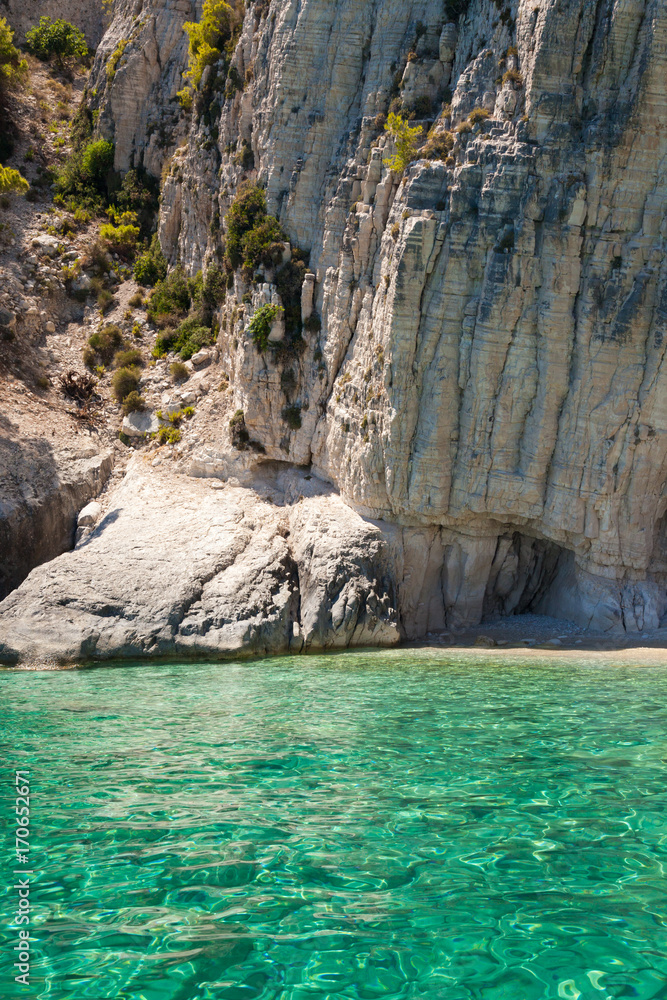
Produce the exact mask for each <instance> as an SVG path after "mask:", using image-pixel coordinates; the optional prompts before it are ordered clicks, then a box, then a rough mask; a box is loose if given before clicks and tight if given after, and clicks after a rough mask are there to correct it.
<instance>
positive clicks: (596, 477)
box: [93, 0, 667, 635]
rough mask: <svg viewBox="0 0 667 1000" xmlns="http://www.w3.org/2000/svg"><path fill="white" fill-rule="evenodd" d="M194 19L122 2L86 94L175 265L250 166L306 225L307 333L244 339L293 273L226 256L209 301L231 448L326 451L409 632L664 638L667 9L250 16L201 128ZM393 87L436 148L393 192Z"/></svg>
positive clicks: (327, 0) (618, 6)
mask: <svg viewBox="0 0 667 1000" xmlns="http://www.w3.org/2000/svg"><path fill="white" fill-rule="evenodd" d="M200 13H201V7H200V6H197V7H196V5H195V4H191V3H189V2H188V0H150V2H144V3H142V2H141V0H138V2H137V3H136V4H133V3H130V2H125V0H120V2H119V3H118V4H117V13H116V16H115V18H114V22H113V24H112V26H111V28H110V29H109V31H108V33H107V35H106V36H105V39H104V41H103V43H102V45H101V47H100V50H99V51H98V56H97V60H96V65H95V71H94V81H93V85H94V86H95V87H96V89H97V94H96V96H95V98H94V100H95V102H97V106H98V107H99V108H100V109H101V115H100V128H101V129H102V130H103V131H105V133H106V134H108V135H110V136H112V137H113V138H114V140H115V142H116V165H117V167H118V168H120V169H123V170H124V169H128V168H129V167H130V166H140V165H143V166H145V167H146V168H147V169H148V170H150V171H152V172H153V173H155V174H156V175H158V174H160V173H162V175H163V179H164V186H163V193H162V208H161V218H160V237H161V242H162V245H163V249H164V251H165V253H166V254H167V255H168V256H169V257H170V259H171V261H172V262H176V261H177V260H179V261H181V262H182V263H183V264H184V266H186V268H188V269H189V270H191V271H196V270H197V269H199V268H202V267H203V268H206V267H208V266H210V264H211V263H212V262H214V261H220V260H221V254H222V252H223V249H224V239H225V227H224V218H225V215H226V213H227V211H228V209H229V207H230V205H231V203H232V201H233V199H234V196H235V193H236V192H237V190H238V188H239V185H240V184H241V182H242V181H244V180H251V181H254V182H258V183H260V184H261V185H262V186H264V187H265V189H266V193H267V202H268V210H269V212H271V213H273V214H274V215H276V216H277V217H278V218H279V220H280V222H281V224H282V226H283V227H284V229H285V231H286V232H287V233H288V234H289V237H290V241H291V246H289V245H288V246H287V247H286V248H285V258H284V259H285V260H289V258H290V255H291V254H294V253H295V252H296V248H299V249H300V250H301V251H303V252H305V253H306V254H307V255H308V264H309V273H308V275H307V277H306V279H305V281H304V284H303V288H302V290H301V292H300V295H301V306H300V308H301V320H303V321H306V320H308V322H307V323H305V325H304V327H303V330H302V332H301V335H300V337H299V338H298V339H297V340H295V341H294V343H292V344H291V348H290V345H289V344H287V343H286V342H285V344H284V345H283V349H281V350H266V351H261V350H259V349H258V348H257V347H256V346H255V345H254V344H253V342H252V341H251V339H250V337H249V336H248V335H247V332H246V331H247V328H248V324H249V321H250V319H251V317H252V315H253V313H254V312H255V311H256V309H258V308H259V307H260V306H261V305H262V304H267V303H269V304H270V303H274V304H281V302H282V304H283V305H284V304H286V303H285V302H284V301H283V299H284V295H283V297H282V298H281V294H280V291H279V287H278V282H277V278H276V272H275V268H272V267H268V266H267V267H264V268H260V270H259V273H256V274H255V280H254V282H252V283H249V282H248V281H247V280H244V278H243V277H242V275H241V273H240V272H238V271H237V272H236V273H235V275H234V278H233V287H232V286H230V289H229V291H228V294H227V299H226V302H225V304H224V306H223V307H222V309H221V311H220V316H219V318H220V321H221V332H220V337H219V342H218V345H219V348H220V352H221V362H220V363H221V366H222V367H223V369H224V371H225V372H226V374H227V376H228V377H229V380H230V384H231V388H232V390H233V391H232V392H231V393H230V394H229V396H230V403H229V414H228V415H231V414H232V413H233V412H235V411H239V410H242V411H243V414H244V420H245V427H246V428H247V431H248V435H249V437H250V439H251V440H252V441H253V442H254V443H255V445H256V451H255V452H252V453H249V452H246V453H244V455H242V456H240V457H238V456H237V457H238V460H239V461H241V462H244V463H245V465H246V467H247V466H251V465H255V464H257V463H259V462H263V461H266V460H267V459H273V460H279V461H283V462H290V463H293V464H298V465H303V466H307V465H308V466H312V467H313V470H314V471H315V472H316V473H317V474H318V475H319V476H321V477H322V478H324V479H326V480H328V481H329V482H331V483H332V484H334V486H335V487H336V488H337V490H338V491H339V492H340V496H341V497H342V498H343V499H344V500H345V501H346V502H347V503H348V504H349V505H350V506H352V507H354V508H356V510H357V511H358V512H359V513H361V514H362V515H364V516H367V517H371V518H375V519H381V520H382V521H383V522H386V524H385V527H384V528H383V531H384V532H385V543H386V546H387V551H388V552H391V553H392V559H393V563H392V566H393V569H392V572H393V575H394V584H395V588H396V593H397V595H398V598H397V599H398V604H399V611H400V613H401V616H402V619H401V620H402V624H403V629H404V632H405V633H407V634H409V635H418V634H423V633H424V632H425V631H426V630H427V629H429V628H433V627H436V626H441V625H445V624H450V625H451V624H468V623H474V622H478V621H479V620H480V619H481V617H482V616H483V615H489V614H510V613H513V612H516V611H525V610H537V611H543V612H548V613H552V614H560V615H563V616H567V617H571V618H573V619H575V620H577V621H578V622H580V623H581V624H585V625H590V626H591V627H595V628H602V629H604V630H612V631H613V630H622V629H625V630H628V631H636V630H643V629H645V628H649V627H655V626H657V625H658V623H659V621H660V619H661V617H662V616H663V615H664V614H665V612H666V611H667V541H666V539H667V520H666V514H665V512H666V510H667V497H666V496H665V481H666V472H667V464H666V455H667V371H666V368H665V358H664V355H665V326H666V324H667V264H666V263H665V237H666V236H667V232H666V228H667V221H666V217H665V193H666V191H667V186H666V178H665V170H666V169H667V168H666V166H665V164H666V163H667V157H666V154H667V140H666V139H665V136H664V130H663V128H662V125H663V123H664V121H665V120H667V91H666V90H665V87H664V80H665V79H666V78H667V8H666V7H665V5H664V3H662V2H661V0H625V2H623V3H620V2H615V0H599V2H597V3H595V4H592V3H589V2H587V0H541V2H540V3H539V5H538V4H536V3H535V2H534V0H520V2H516V0H514V2H508V3H503V2H502V0H493V2H492V0H470V2H468V3H466V2H464V0H446V2H443V0H270V2H266V0H261V2H256V3H247V4H246V8H245V17H244V21H243V27H242V31H241V34H240V37H239V40H238V43H237V44H236V47H235V49H234V53H233V56H232V57H231V59H230V60H229V62H228V63H226V64H225V69H224V73H222V72H221V71H220V69H219V68H217V69H216V68H215V67H212V68H211V69H207V70H206V71H205V76H204V78H203V80H202V92H201V94H200V95H199V96H198V97H197V99H196V101H195V104H194V108H193V112H192V115H191V117H190V118H189V119H187V120H186V118H185V117H184V116H183V114H182V113H181V112H180V111H179V107H178V103H177V101H176V97H175V95H176V93H177V91H178V90H179V88H180V87H181V86H182V83H181V73H182V71H183V70H184V68H185V62H186V57H187V45H186V41H187V39H186V38H185V36H184V35H183V32H182V24H183V22H184V21H185V20H186V19H188V18H192V17H196V16H198V15H199V14H200ZM124 40H127V44H126V45H125V46H124V48H123V53H122V56H121V57H120V59H119V61H118V65H117V68H116V69H115V72H114V73H113V74H110V73H109V71H108V66H109V58H110V56H111V55H112V53H113V52H114V51H117V50H118V46H119V44H120V43H121V42H122V41H124ZM392 101H393V102H394V105H393V106H394V107H395V106H397V104H400V103H401V102H402V107H403V108H404V109H406V110H407V111H409V110H410V109H412V110H414V112H415V116H416V120H417V121H418V122H419V121H422V122H423V123H424V125H425V128H426V129H429V128H431V127H432V126H433V127H434V131H435V135H434V137H433V138H434V140H437V139H438V137H439V141H440V145H439V146H438V147H437V148H436V149H435V150H434V149H433V148H431V151H430V152H429V149H428V148H426V149H425V150H423V152H422V156H423V158H417V159H415V160H414V162H412V163H411V164H410V166H409V167H408V169H407V171H406V173H405V175H404V176H403V177H402V178H399V177H398V176H397V175H396V174H395V173H392V172H391V171H390V170H389V168H388V167H387V165H386V163H385V160H386V158H387V155H388V154H389V153H390V152H391V148H390V144H389V141H388V140H387V138H386V135H385V132H384V129H383V124H384V121H385V118H384V116H385V115H386V114H387V112H388V111H389V109H390V106H392V105H391V102H392ZM471 112H472V115H471ZM468 116H470V117H468ZM434 122H435V125H434ZM179 143H181V145H180V146H179ZM177 147H178V148H177ZM426 154H428V156H427V155H426ZM428 157H431V158H428ZM274 334H275V336H276V337H278V338H280V337H282V336H283V334H284V331H283V330H282V329H279V328H278V327H276V329H275V330H273V331H272V336H274ZM235 455H236V452H235V451H234V449H233V447H232V445H231V443H230V446H229V451H228V452H227V453H222V452H218V453H216V454H207V455H203V456H200V457H199V458H196V460H195V461H194V463H193V471H194V472H196V473H198V474H202V473H211V472H215V471H216V469H223V470H224V468H226V467H231V465H233V462H234V460H235V459H234V456H235ZM226 463H227V464H226ZM237 464H238V463H237ZM314 566H315V571H316V572H317V563H316V562H315V563H314ZM322 585H323V586H326V584H325V583H324V582H323V584H322ZM325 603H326V602H325ZM320 606H321V604H320V603H318V604H317V607H318V608H319V607H320ZM318 613H319V612H318ZM313 627H315V625H313Z"/></svg>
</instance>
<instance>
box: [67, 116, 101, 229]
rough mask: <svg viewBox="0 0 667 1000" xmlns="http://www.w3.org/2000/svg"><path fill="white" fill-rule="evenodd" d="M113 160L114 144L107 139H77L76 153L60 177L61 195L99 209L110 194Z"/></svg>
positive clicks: (74, 152) (81, 205)
mask: <svg viewBox="0 0 667 1000" xmlns="http://www.w3.org/2000/svg"><path fill="white" fill-rule="evenodd" d="M83 120H84V121H85V115H84V116H83ZM113 161H114V145H113V143H112V142H109V141H108V140H107V139H96V140H95V141H94V142H88V143H86V142H85V141H84V142H83V143H82V144H81V145H77V144H76V142H74V145H73V151H72V155H71V156H70V158H69V160H68V161H67V163H66V164H65V165H64V166H63V167H62V169H61V170H60V173H59V174H58V176H57V178H56V191H57V193H58V195H59V197H60V199H61V200H63V201H64V199H65V198H66V197H68V196H69V197H71V198H72V199H73V201H74V202H76V203H77V204H78V207H81V208H91V209H94V210H95V211H97V210H99V208H100V207H101V205H102V203H103V202H104V201H105V200H106V198H107V197H108V192H109V178H110V175H111V173H112V170H113Z"/></svg>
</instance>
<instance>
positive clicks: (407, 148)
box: [384, 111, 422, 177]
mask: <svg viewBox="0 0 667 1000" xmlns="http://www.w3.org/2000/svg"><path fill="white" fill-rule="evenodd" d="M384 130H385V132H388V133H389V135H390V136H391V138H392V139H393V140H394V145H395V146H396V153H395V155H394V156H390V157H389V158H388V159H386V160H384V164H385V166H387V167H389V169H390V170H393V171H394V172H395V173H397V174H398V175H399V177H402V176H403V174H404V173H405V170H406V168H407V166H408V164H409V163H411V162H412V161H413V160H414V159H415V156H416V154H417V150H418V149H419V141H420V138H421V134H422V129H421V126H419V125H416V126H414V127H413V126H411V125H410V124H409V122H408V121H406V119H405V118H402V117H401V115H397V114H395V113H394V112H393V111H392V112H391V113H390V114H389V117H388V118H387V124H386V125H385V127H384Z"/></svg>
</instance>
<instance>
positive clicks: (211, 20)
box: [178, 0, 240, 107]
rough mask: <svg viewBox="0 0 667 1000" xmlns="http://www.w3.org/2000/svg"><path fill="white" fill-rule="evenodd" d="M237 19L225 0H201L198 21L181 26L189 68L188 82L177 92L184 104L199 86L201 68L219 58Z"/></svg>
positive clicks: (237, 15) (202, 69)
mask: <svg viewBox="0 0 667 1000" xmlns="http://www.w3.org/2000/svg"><path fill="white" fill-rule="evenodd" d="M239 22H240V16H239V14H238V13H237V11H236V10H235V9H234V7H232V6H230V4H228V3H226V2H225V0H204V9H203V11H202V18H201V21H199V22H196V21H186V23H185V24H184V25H183V30H184V31H186V32H187V34H188V38H189V39H190V49H189V65H188V71H187V73H185V74H184V76H185V79H186V80H188V83H189V85H188V86H187V87H185V89H184V90H181V91H179V95H178V96H179V98H180V101H181V104H182V105H183V106H184V107H188V106H189V104H191V103H192V91H193V90H197V89H198V87H199V85H200V83H201V78H202V75H203V73H204V70H205V69H206V67H207V66H212V65H213V63H215V62H217V61H218V59H220V58H221V56H222V54H223V53H222V50H223V48H224V46H225V45H226V44H227V43H228V42H229V41H230V40H231V38H232V37H233V34H234V29H235V28H236V26H237V25H238V24H239Z"/></svg>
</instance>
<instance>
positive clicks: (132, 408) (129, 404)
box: [123, 389, 146, 416]
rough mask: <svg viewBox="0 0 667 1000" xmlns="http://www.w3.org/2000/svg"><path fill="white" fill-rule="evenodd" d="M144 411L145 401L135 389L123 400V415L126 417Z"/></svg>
mask: <svg viewBox="0 0 667 1000" xmlns="http://www.w3.org/2000/svg"><path fill="white" fill-rule="evenodd" d="M145 409H146V400H145V399H144V397H143V396H141V395H140V394H139V393H138V392H137V391H136V389H133V390H132V392H130V393H128V394H127V396H126V397H125V398H124V400H123V413H124V414H125V415H126V416H127V414H128V413H140V412H141V411H142V410H145Z"/></svg>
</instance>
